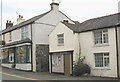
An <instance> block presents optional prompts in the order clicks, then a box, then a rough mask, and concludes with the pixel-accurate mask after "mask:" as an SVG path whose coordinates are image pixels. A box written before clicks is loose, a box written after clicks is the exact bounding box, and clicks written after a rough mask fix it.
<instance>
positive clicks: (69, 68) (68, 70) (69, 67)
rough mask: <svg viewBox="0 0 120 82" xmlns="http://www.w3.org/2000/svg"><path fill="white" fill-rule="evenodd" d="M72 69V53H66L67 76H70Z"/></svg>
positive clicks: (65, 70) (65, 71) (65, 67)
mask: <svg viewBox="0 0 120 82" xmlns="http://www.w3.org/2000/svg"><path fill="white" fill-rule="evenodd" d="M70 71H71V55H69V54H65V55H64V74H65V75H66V76H70Z"/></svg>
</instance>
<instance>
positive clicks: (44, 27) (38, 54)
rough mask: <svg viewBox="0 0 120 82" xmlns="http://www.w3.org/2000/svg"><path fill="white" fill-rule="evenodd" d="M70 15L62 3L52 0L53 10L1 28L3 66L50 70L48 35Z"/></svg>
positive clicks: (21, 19) (20, 19) (8, 23)
mask: <svg viewBox="0 0 120 82" xmlns="http://www.w3.org/2000/svg"><path fill="white" fill-rule="evenodd" d="M66 19H67V20H69V22H71V23H73V22H72V20H71V19H70V18H68V17H67V16H66V15H65V14H63V13H62V12H61V11H59V3H57V2H56V1H53V2H52V3H51V10H50V11H48V12H46V13H43V14H41V15H38V16H35V17H33V18H31V19H28V20H26V21H24V19H23V16H19V19H17V20H18V24H17V25H14V26H12V24H11V22H10V21H8V22H7V23H6V26H7V28H6V29H5V30H3V31H2V37H3V41H4V43H5V44H4V45H3V46H2V53H3V54H2V66H5V67H9V68H15V69H20V70H27V71H31V70H32V71H48V70H49V63H48V62H49V47H48V45H49V43H48V34H49V33H50V32H51V31H52V30H53V29H54V28H55V26H56V24H57V23H59V22H60V21H62V20H66Z"/></svg>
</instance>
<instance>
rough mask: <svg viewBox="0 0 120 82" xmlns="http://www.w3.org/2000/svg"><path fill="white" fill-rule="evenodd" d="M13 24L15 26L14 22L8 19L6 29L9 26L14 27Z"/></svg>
mask: <svg viewBox="0 0 120 82" xmlns="http://www.w3.org/2000/svg"><path fill="white" fill-rule="evenodd" d="M12 26H13V23H11V21H9V20H7V23H6V29H7V28H9V27H12Z"/></svg>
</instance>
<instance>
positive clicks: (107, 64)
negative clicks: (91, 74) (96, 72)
mask: <svg viewBox="0 0 120 82" xmlns="http://www.w3.org/2000/svg"><path fill="white" fill-rule="evenodd" d="M104 65H105V67H108V66H109V58H104Z"/></svg>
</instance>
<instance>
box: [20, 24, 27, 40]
mask: <svg viewBox="0 0 120 82" xmlns="http://www.w3.org/2000/svg"><path fill="white" fill-rule="evenodd" d="M26 38H28V27H27V26H25V27H22V28H21V39H26Z"/></svg>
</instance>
